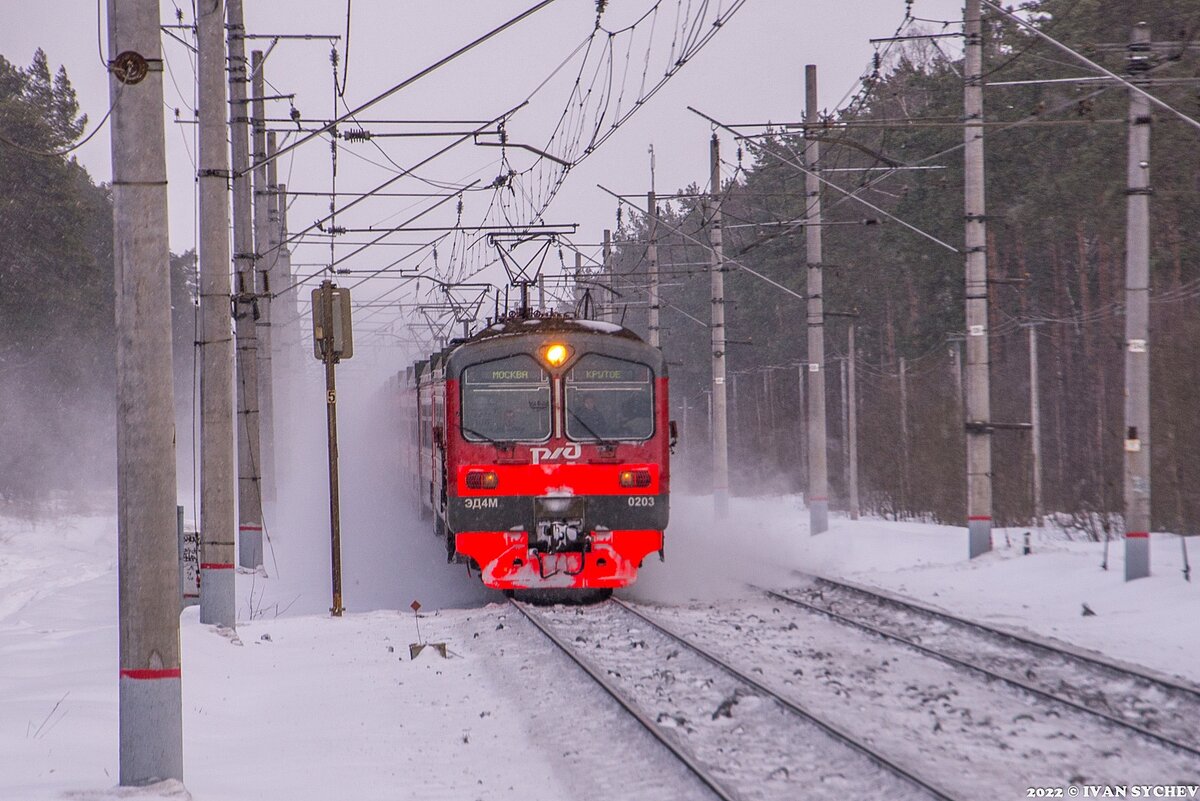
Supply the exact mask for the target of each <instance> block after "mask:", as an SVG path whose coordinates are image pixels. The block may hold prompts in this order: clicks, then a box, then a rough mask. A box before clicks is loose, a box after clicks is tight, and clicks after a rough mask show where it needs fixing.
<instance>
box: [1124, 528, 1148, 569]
mask: <svg viewBox="0 0 1200 801" xmlns="http://www.w3.org/2000/svg"><path fill="white" fill-rule="evenodd" d="M1149 575H1150V536H1149V535H1148V534H1143V533H1133V532H1131V533H1129V534H1126V535H1125V580H1126V581H1133V580H1134V579H1140V578H1147V577H1149Z"/></svg>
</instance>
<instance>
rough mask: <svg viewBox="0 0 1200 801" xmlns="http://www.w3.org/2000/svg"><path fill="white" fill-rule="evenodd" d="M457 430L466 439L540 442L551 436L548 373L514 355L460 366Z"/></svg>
mask: <svg viewBox="0 0 1200 801" xmlns="http://www.w3.org/2000/svg"><path fill="white" fill-rule="evenodd" d="M462 406H463V408H462V430H463V437H465V438H466V439H468V440H470V441H471V442H486V441H487V440H495V441H497V442H512V441H540V440H544V439H546V438H547V437H549V436H550V377H549V376H548V375H546V372H545V371H544V370H542V368H541V365H539V364H538V363H537V360H535V359H534V358H533V357H532V356H527V355H525V354H518V355H516V356H508V357H506V358H503V359H496V360H495V361H490V362H484V363H482V364H473V365H471V366H470V367H468V368H466V369H465V370H463V377H462Z"/></svg>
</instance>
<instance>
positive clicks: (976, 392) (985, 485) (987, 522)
mask: <svg viewBox="0 0 1200 801" xmlns="http://www.w3.org/2000/svg"><path fill="white" fill-rule="evenodd" d="M966 2H967V5H966V26H965V34H966V40H965V52H966V72H965V74H964V76H963V77H964V78H965V89H964V90H963V111H964V114H963V119H964V126H963V138H964V143H965V146H966V147H965V151H964V158H965V162H966V169H965V173H964V192H963V195H964V198H963V199H964V205H965V211H966V215H965V216H966V248H967V257H966V273H967V276H966V279H967V280H966V306H967V309H966V315H967V404H966V428H967V540H968V549H967V550H968V553H969V555H970V557H971V558H972V559H974V558H975V557H976V556H980V555H982V554H985V553H987V552H988V551H990V550H991V549H992V434H991V415H992V408H991V395H990V392H991V390H990V386H989V382H990V377H989V355H988V283H987V224H986V217H985V214H986V206H985V204H984V197H985V194H984V173H983V34H982V31H981V23H980V0H966Z"/></svg>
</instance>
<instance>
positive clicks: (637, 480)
mask: <svg viewBox="0 0 1200 801" xmlns="http://www.w3.org/2000/svg"><path fill="white" fill-rule="evenodd" d="M618 478H619V480H620V482H621V486H622V487H648V486H650V471H649V470H622V471H621V475H620V476H619V477H618Z"/></svg>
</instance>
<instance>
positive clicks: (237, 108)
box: [228, 0, 263, 569]
mask: <svg viewBox="0 0 1200 801" xmlns="http://www.w3.org/2000/svg"><path fill="white" fill-rule="evenodd" d="M228 2H229V18H230V22H229V26H230V30H229V34H230V43H229V44H230V47H229V59H230V63H231V64H232V65H233V66H232V67H231V69H230V76H229V82H230V106H231V109H232V120H231V125H232V130H231V133H230V142H231V144H232V153H233V158H232V163H233V174H234V180H233V258H234V264H235V268H236V272H237V276H236V286H235V293H234V297H235V299H236V305H235V311H234V318H235V331H236V335H237V404H238V412H237V418H238V425H237V441H238V564H239V565H241V566H242V567H246V568H250V569H255V568H257V567H259V566H260V565H262V563H263V536H262V496H261V494H260V486H259V472H258V467H259V459H260V453H261V451H260V449H259V436H258V332H257V330H256V328H257V326H256V325H255V319H254V317H255V315H256V314H257V309H258V299H257V297H256V290H257V283H256V281H255V276H254V262H255V245H254V229H253V190H252V187H251V184H250V174H249V172H248V171H249V167H250V157H249V138H248V131H247V128H246V126H247V125H248V124H249V122H250V119H249V115H248V114H247V110H248V109H247V102H246V81H245V79H244V78H243V79H242V80H235V76H236V75H237V73H238V72H239V70H238V65H239V64H240V65H241V72H242V74H243V75H244V74H245V69H246V58H245V40H244V39H243V38H242V36H241V35H235V34H240V32H241V30H242V29H241V22H242V20H241V11H242V4H241V0H228ZM235 6H236V9H235ZM235 11H236V13H237V25H238V27H237V28H235V27H234V19H233V18H234V13H235ZM261 59H262V54H261V53H259V54H258V57H257V59H256V60H255V62H258V63H255V62H252V63H251V65H250V66H251V70H252V71H253V69H254V68H255V67H257V66H259V65H260V63H261Z"/></svg>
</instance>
